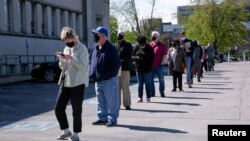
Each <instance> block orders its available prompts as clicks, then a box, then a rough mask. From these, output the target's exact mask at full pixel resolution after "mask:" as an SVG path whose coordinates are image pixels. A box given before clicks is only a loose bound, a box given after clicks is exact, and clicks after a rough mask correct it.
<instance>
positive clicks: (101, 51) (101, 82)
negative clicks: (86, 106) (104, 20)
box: [89, 26, 120, 127]
mask: <svg viewBox="0 0 250 141" xmlns="http://www.w3.org/2000/svg"><path fill="white" fill-rule="evenodd" d="M92 33H93V35H94V39H95V42H96V43H97V44H96V45H95V46H94V47H93V50H92V51H91V53H90V71H89V75H90V77H91V78H92V79H93V80H94V81H95V91H96V96H97V107H98V109H97V116H98V118H99V119H98V120H97V121H95V122H93V123H92V124H93V125H106V126H107V127H111V126H115V125H116V124H117V118H118V116H119V99H118V77H117V74H118V70H119V68H120V58H119V56H118V51H117V49H116V47H115V46H114V45H112V44H111V43H110V41H109V40H108V30H107V28H105V27H102V26H100V27H98V28H96V29H95V30H92Z"/></svg>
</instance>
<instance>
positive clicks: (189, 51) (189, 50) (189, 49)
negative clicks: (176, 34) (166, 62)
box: [180, 31, 194, 88]
mask: <svg viewBox="0 0 250 141" xmlns="http://www.w3.org/2000/svg"><path fill="white" fill-rule="evenodd" d="M180 40H181V41H180V44H181V47H182V48H184V50H185V52H186V73H187V84H188V87H189V88H192V84H193V78H192V72H191V69H192V64H193V50H194V48H193V46H192V41H191V40H189V39H187V38H186V34H185V31H183V32H181V34H180Z"/></svg>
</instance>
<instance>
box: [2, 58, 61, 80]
mask: <svg viewBox="0 0 250 141" xmlns="http://www.w3.org/2000/svg"><path fill="white" fill-rule="evenodd" d="M57 60H58V59H57V57H56V56H55V55H28V56H27V55H1V56H0V76H11V75H27V74H30V71H31V69H32V68H33V66H34V65H36V64H38V63H42V62H55V61H57Z"/></svg>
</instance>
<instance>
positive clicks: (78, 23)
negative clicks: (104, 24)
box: [76, 14, 81, 35]
mask: <svg viewBox="0 0 250 141" xmlns="http://www.w3.org/2000/svg"><path fill="white" fill-rule="evenodd" d="M79 21H80V14H76V33H77V34H78V35H80V30H81V28H80V22H79Z"/></svg>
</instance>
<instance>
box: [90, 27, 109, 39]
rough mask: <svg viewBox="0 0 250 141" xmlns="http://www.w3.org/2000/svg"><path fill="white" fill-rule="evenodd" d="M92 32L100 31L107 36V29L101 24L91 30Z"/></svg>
mask: <svg viewBox="0 0 250 141" xmlns="http://www.w3.org/2000/svg"><path fill="white" fill-rule="evenodd" d="M92 33H93V34H97V33H102V34H104V35H105V36H106V37H108V30H107V28H106V27H103V26H99V27H97V28H96V29H95V30H92Z"/></svg>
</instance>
